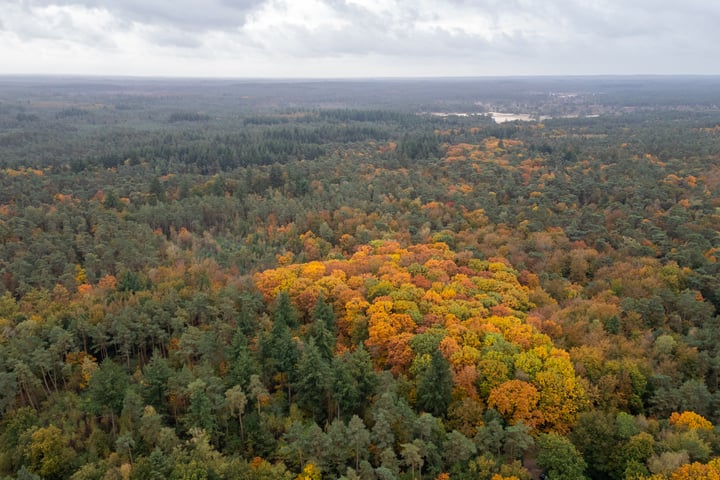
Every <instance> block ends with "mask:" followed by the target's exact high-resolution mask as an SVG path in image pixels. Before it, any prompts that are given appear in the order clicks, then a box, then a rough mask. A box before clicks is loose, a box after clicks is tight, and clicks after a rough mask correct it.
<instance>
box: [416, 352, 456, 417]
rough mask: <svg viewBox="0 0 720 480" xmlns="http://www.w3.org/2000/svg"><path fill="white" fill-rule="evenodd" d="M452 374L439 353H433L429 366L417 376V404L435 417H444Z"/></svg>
mask: <svg viewBox="0 0 720 480" xmlns="http://www.w3.org/2000/svg"><path fill="white" fill-rule="evenodd" d="M452 388H453V381H452V372H451V371H450V364H449V363H448V361H447V360H445V357H443V356H442V353H440V351H438V350H436V351H435V352H433V354H432V357H431V359H430V365H429V366H428V367H427V368H426V369H425V371H424V372H422V374H420V375H419V376H418V385H417V404H418V406H419V407H420V408H421V409H423V410H424V411H426V412H429V413H432V414H433V415H434V416H436V417H444V416H445V414H446V413H447V409H448V406H449V405H450V401H451V400H452Z"/></svg>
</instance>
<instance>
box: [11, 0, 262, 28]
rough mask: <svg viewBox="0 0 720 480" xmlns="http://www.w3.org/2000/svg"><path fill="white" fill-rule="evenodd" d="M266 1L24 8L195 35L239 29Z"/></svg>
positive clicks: (69, 0) (79, 1)
mask: <svg viewBox="0 0 720 480" xmlns="http://www.w3.org/2000/svg"><path fill="white" fill-rule="evenodd" d="M266 1H267V0H238V1H229V0H203V1H197V0H27V1H17V0H16V2H15V3H18V4H20V5H23V6H24V7H26V8H27V7H33V6H42V7H47V6H52V5H60V6H82V7H86V8H101V9H104V10H107V11H109V12H111V13H112V14H113V15H115V16H116V17H117V19H118V20H119V21H121V22H127V23H132V22H136V23H142V24H151V25H163V26H167V25H172V26H175V27H177V28H181V29H189V30H196V31H205V30H222V29H228V28H237V27H240V26H242V25H243V24H244V23H245V21H246V17H247V14H248V13H249V12H251V11H253V10H254V9H255V8H257V7H258V6H260V5H262V4H264V3H265V2H266Z"/></svg>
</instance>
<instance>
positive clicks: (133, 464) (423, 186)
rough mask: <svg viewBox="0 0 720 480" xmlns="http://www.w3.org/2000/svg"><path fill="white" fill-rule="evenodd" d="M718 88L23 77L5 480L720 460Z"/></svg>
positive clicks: (3, 145)
mask: <svg viewBox="0 0 720 480" xmlns="http://www.w3.org/2000/svg"><path fill="white" fill-rule="evenodd" d="M717 80H718V79H717V78H712V77H689V78H685V77H627V78H625V77H597V78H596V77H587V78H584V77H583V78H562V77H558V78H554V77H548V78H521V77H518V78H495V79H491V78H488V79H482V78H481V79H426V80H412V79H406V80H401V79H397V80H363V81H359V80H358V81H354V80H334V81H319V80H318V81H312V80H297V81H279V80H277V81H270V80H268V81H250V80H237V81H235V80H170V79H131V78H125V79H123V78H81V77H78V78H54V77H11V76H8V77H0V479H3V480H5V479H7V480H10V479H13V480H14V479H17V480H37V479H47V480H59V479H71V480H145V479H170V480H204V479H208V480H210V479H212V480H221V479H228V480H229V479H282V480H294V479H299V480H306V479H307V480H309V479H313V480H318V479H345V480H353V479H363V480H366V479H367V480H393V479H395V480H411V479H412V480H414V479H427V480H433V479H434V480H450V479H452V480H461V479H481V480H530V479H537V478H540V476H541V475H544V477H543V478H547V479H552V480H556V479H567V480H582V479H592V480H596V479H597V480H599V479H622V480H663V479H666V480H680V479H698V478H720V342H719V340H720V317H719V316H718V314H719V309H720V263H719V259H720V235H719V234H718V232H719V231H720V82H718V81H717ZM493 112H507V113H513V114H528V115H530V116H531V117H532V120H531V121H507V122H503V123H496V122H495V121H494V120H493V117H492V113H493Z"/></svg>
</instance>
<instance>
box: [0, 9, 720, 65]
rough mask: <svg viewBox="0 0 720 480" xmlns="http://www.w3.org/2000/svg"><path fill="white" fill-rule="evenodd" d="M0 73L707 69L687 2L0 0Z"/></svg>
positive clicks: (700, 26)
mask: <svg viewBox="0 0 720 480" xmlns="http://www.w3.org/2000/svg"><path fill="white" fill-rule="evenodd" d="M3 3H4V5H3V7H2V9H0V56H1V57H2V58H3V62H2V63H1V64H0V73H64V74H97V75H168V76H234V77H277V76H282V77H354V76H364V77H377V76H414V75H423V76H453V75H533V74H641V73H651V74H673V73H675V74H683V73H691V74H708V73H711V74H720V66H719V64H718V63H717V62H716V60H715V59H716V58H717V54H718V45H720V29H718V28H717V25H718V24H720V3H716V2H707V1H704V0H703V1H700V0H685V1H684V2H682V3H679V2H677V1H671V0H635V1H633V2H626V1H624V0H588V1H586V2H577V1H575V0H545V1H543V2H537V1H535V0H240V1H237V0H204V1H203V2H198V1H196V0H123V1H116V0H5V1H4V2H3Z"/></svg>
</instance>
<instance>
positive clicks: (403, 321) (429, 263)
mask: <svg viewBox="0 0 720 480" xmlns="http://www.w3.org/2000/svg"><path fill="white" fill-rule="evenodd" d="M254 278H255V283H256V285H257V287H258V288H259V289H260V291H261V292H262V294H263V295H264V296H265V298H266V300H267V301H271V300H272V299H273V298H274V297H275V296H277V295H278V294H279V293H280V292H287V293H288V295H289V296H290V298H291V300H292V301H293V302H294V304H295V305H296V306H297V307H298V309H299V310H300V311H301V312H303V314H304V316H305V317H306V318H309V316H310V312H311V311H312V308H313V307H314V303H315V302H316V301H317V299H318V298H320V297H322V298H324V299H326V300H327V301H330V302H332V303H333V305H334V308H335V310H336V312H337V316H338V326H339V340H340V341H339V343H338V348H342V349H347V348H353V345H354V344H357V342H358V341H362V342H363V343H364V345H365V346H366V347H367V349H368V350H369V352H370V354H371V356H372V359H373V362H374V364H375V366H376V368H378V369H388V370H390V371H391V372H392V373H394V374H396V375H400V374H404V375H407V376H410V377H413V376H414V372H415V371H416V368H417V365H419V364H423V363H427V362H428V361H429V354H428V352H426V351H424V350H423V349H422V348H420V347H418V346H417V345H418V344H420V343H421V342H422V341H423V339H432V340H431V341H432V342H435V343H434V344H435V345H436V347H437V348H439V349H440V351H441V352H442V354H443V355H444V356H445V358H446V359H447V360H448V361H449V362H450V365H451V369H452V375H453V380H454V390H455V396H456V397H458V398H462V397H463V396H469V397H473V398H481V399H482V400H484V401H486V402H487V404H488V406H490V407H492V408H495V409H497V410H498V411H499V412H500V413H501V414H502V415H503V416H504V417H505V418H506V419H507V421H508V422H510V423H511V424H515V423H517V422H523V423H525V424H526V425H528V426H531V427H537V428H540V429H543V430H554V431H560V432H566V431H567V430H568V429H569V428H570V426H571V425H572V424H573V422H574V421H575V419H576V417H577V414H578V412H580V411H581V410H582V409H583V408H584V406H585V393H584V390H583V388H582V386H581V385H580V384H579V383H578V381H577V379H576V377H575V372H574V369H573V366H572V364H571V363H570V357H569V355H568V354H567V352H565V351H563V350H561V349H558V348H556V347H554V346H553V344H552V342H551V340H550V338H549V337H547V336H546V335H544V334H542V333H540V332H538V331H537V330H536V329H535V328H534V327H533V326H531V325H530V324H528V323H527V322H526V312H527V311H528V310H529V309H530V308H531V307H532V304H531V302H530V300H529V294H530V291H529V289H528V287H526V286H524V285H521V284H520V283H519V281H518V278H517V273H516V272H515V271H514V270H513V269H512V268H511V267H510V266H509V265H508V264H507V262H505V261H503V260H502V259H500V258H496V259H491V260H487V261H482V260H478V259H474V258H459V257H458V255H456V254H455V252H453V251H452V250H450V249H449V248H448V246H447V245H446V244H444V243H432V244H421V245H411V246H408V247H402V246H401V245H400V244H399V243H397V242H389V241H387V242H380V241H378V242H373V243H371V244H370V245H366V246H362V247H360V248H358V249H357V251H356V253H355V254H353V255H352V256H351V257H350V258H348V259H347V260H339V259H338V260H328V261H324V262H319V261H314V262H310V263H307V264H293V265H285V266H280V267H278V268H276V269H271V270H266V271H264V272H261V273H257V274H256V275H255V277H254ZM520 378H522V380H520Z"/></svg>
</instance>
